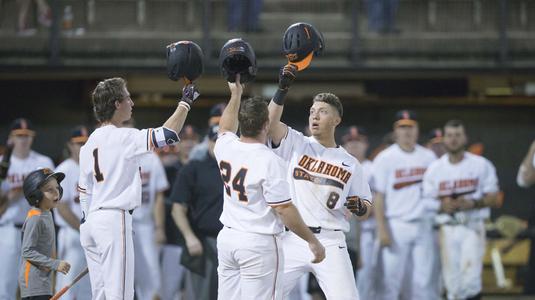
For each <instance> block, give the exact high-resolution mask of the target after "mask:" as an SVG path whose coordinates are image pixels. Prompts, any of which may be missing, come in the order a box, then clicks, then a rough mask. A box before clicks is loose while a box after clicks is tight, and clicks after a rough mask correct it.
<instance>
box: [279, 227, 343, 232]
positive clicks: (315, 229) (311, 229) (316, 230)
mask: <svg viewBox="0 0 535 300" xmlns="http://www.w3.org/2000/svg"><path fill="white" fill-rule="evenodd" d="M308 229H310V231H312V233H320V232H321V226H318V227H310V226H308ZM284 230H286V231H290V229H288V227H286V226H285V227H284ZM333 231H342V230H340V229H333Z"/></svg>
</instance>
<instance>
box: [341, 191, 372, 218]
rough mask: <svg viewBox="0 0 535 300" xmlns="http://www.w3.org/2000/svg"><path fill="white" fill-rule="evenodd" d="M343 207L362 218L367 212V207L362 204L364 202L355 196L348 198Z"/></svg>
mask: <svg viewBox="0 0 535 300" xmlns="http://www.w3.org/2000/svg"><path fill="white" fill-rule="evenodd" d="M344 205H345V207H347V209H349V211H350V212H352V213H353V214H355V215H357V216H359V217H361V216H364V215H365V214H366V212H367V211H368V207H367V206H366V204H364V201H362V199H360V198H359V197H357V196H353V197H348V198H347V201H346V203H345V204H344Z"/></svg>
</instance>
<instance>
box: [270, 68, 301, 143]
mask: <svg viewBox="0 0 535 300" xmlns="http://www.w3.org/2000/svg"><path fill="white" fill-rule="evenodd" d="M296 74H297V67H295V66H294V65H292V64H288V65H286V66H284V67H283V68H282V69H281V71H280V73H279V88H278V89H277V92H275V95H274V96H273V98H272V99H271V102H270V103H269V120H270V123H269V124H270V125H269V137H270V138H271V140H272V142H273V143H274V144H277V145H278V144H279V143H280V142H281V140H282V139H283V138H284V136H286V133H287V132H288V126H286V124H284V123H282V122H281V117H282V111H283V108H284V100H285V98H286V94H287V93H288V90H289V89H290V86H291V85H292V83H293V81H294V80H295V75H296Z"/></svg>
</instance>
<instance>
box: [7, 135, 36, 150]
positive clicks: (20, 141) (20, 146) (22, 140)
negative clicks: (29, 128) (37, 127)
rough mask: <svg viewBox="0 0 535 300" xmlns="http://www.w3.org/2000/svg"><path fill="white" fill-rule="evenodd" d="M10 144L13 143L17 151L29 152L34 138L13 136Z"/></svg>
mask: <svg viewBox="0 0 535 300" xmlns="http://www.w3.org/2000/svg"><path fill="white" fill-rule="evenodd" d="M10 142H11V143H13V148H14V149H15V151H22V152H27V151H30V149H31V148H32V144H33V136H31V135H12V136H11V137H10Z"/></svg>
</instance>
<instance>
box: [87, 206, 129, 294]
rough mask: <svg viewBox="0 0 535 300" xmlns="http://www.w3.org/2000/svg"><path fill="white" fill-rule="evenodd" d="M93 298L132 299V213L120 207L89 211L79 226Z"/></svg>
mask: <svg viewBox="0 0 535 300" xmlns="http://www.w3.org/2000/svg"><path fill="white" fill-rule="evenodd" d="M80 241H81V243H82V247H83V248H84V252H85V256H86V260H87V267H88V268H89V278H90V280H91V292H92V294H93V300H132V299H134V243H133V240H132V215H130V213H128V211H124V210H120V209H99V210H96V211H92V212H91V213H89V216H88V218H87V220H86V221H85V223H84V224H82V225H81V226H80Z"/></svg>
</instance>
